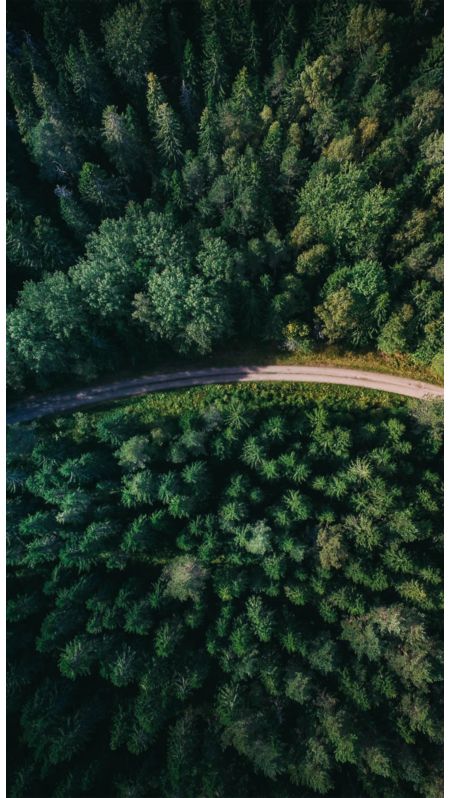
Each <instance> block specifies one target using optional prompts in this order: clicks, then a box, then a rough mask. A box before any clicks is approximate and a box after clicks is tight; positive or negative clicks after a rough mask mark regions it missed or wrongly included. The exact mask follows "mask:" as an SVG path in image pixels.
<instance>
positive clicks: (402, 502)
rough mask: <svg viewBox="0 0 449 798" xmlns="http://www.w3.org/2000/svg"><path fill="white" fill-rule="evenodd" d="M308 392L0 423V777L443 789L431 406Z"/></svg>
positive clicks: (59, 791)
mask: <svg viewBox="0 0 449 798" xmlns="http://www.w3.org/2000/svg"><path fill="white" fill-rule="evenodd" d="M136 8H137V7H136ZM121 13H123V12H121ZM136 13H137V12H136ZM136 35H137V34H136ZM354 35H355V34H354ZM364 35H367V34H366V33H365V27H364ZM137 43H138V42H137ZM137 43H136V47H137ZM117 69H118V67H117ZM136 74H138V73H136ZM126 76H127V79H129V81H130V83H131V85H132V86H133V87H134V81H135V77H134V73H133V72H132V71H131V72H130V73H129V75H128V74H126ZM205 257H206V256H205ZM84 268H86V269H88V261H85V263H84ZM204 395H205V396H206V399H203V400H201V401H198V397H200V398H201V396H204ZM327 395H328V397H329V398H328V399H327V400H326V399H321V400H320V401H314V400H313V399H312V398H311V397H310V395H309V396H308V394H307V392H306V391H304V390H303V391H298V390H297V389H295V388H293V387H290V388H285V389H279V388H278V387H276V388H275V389H273V388H271V387H269V386H265V387H260V388H258V389H257V390H256V388H254V387H250V386H242V387H241V388H234V389H232V388H223V387H220V388H218V387H216V388H212V389H210V390H206V391H203V392H202V391H198V390H195V391H191V392H189V393H188V394H187V395H186V396H187V400H186V401H185V400H179V399H176V397H175V399H170V398H168V399H167V400H166V404H165V405H164V401H165V400H164V398H163V397H161V398H158V399H155V400H154V402H153V400H152V399H151V400H148V399H147V400H145V402H146V404H145V402H143V403H141V404H137V405H134V406H129V407H128V408H127V407H124V408H120V409H115V410H112V411H107V412H103V413H95V414H94V413H86V414H76V415H74V416H72V417H68V418H60V419H56V420H54V421H47V422H45V423H41V424H36V423H33V424H31V425H24V426H15V427H12V428H10V433H11V439H10V445H9V483H8V484H9V511H10V520H9V536H8V537H9V543H8V562H9V565H8V571H9V602H8V621H9V625H10V634H11V637H10V643H9V659H10V662H9V710H10V756H11V761H10V768H9V776H10V780H11V784H10V791H9V793H8V794H9V795H10V796H11V798H29V796H31V795H32V796H35V797H36V798H38V797H39V798H41V797H42V798H44V797H45V798H80V797H81V796H95V798H100V796H101V798H111V796H115V795H116V796H120V798H130V796H133V797H134V798H149V797H150V796H154V797H155V798H161V796H166V797H167V798H173V796H181V795H182V796H183V797H185V798H198V796H204V798H207V797H208V798H217V797H219V798H231V796H232V798H250V796H253V798H260V796H264V798H270V796H271V798H293V797H294V796H301V798H307V797H308V796H309V797H310V798H311V797H312V796H314V795H317V794H322V795H329V796H335V797H337V796H343V795H344V796H345V798H350V797H351V796H353V798H360V796H361V795H363V796H367V798H370V797H372V798H410V796H414V795H416V796H423V797H424V798H440V796H441V794H442V786H441V773H440V765H441V761H440V745H441V735H442V729H441V718H440V712H441V632H442V629H441V615H440V608H441V590H442V578H441V562H440V545H441V532H442V529H441V530H440V529H439V524H440V523H441V517H440V515H441V514H440V506H441V496H440V492H441V468H442V463H441V440H440V422H441V418H440V415H441V414H440V410H441V405H440V403H436V404H429V405H426V407H425V409H424V408H419V409H418V410H416V411H415V412H414V413H411V412H410V409H409V408H408V406H407V405H406V404H404V403H403V402H401V401H400V400H394V402H393V401H392V402H391V403H388V402H385V403H383V405H382V404H377V403H376V399H374V400H373V399H372V398H371V399H369V400H368V399H366V401H365V402H364V404H363V406H362V405H360V406H357V405H356V404H354V403H352V404H351V403H350V402H348V401H346V400H345V399H344V394H343V393H342V392H338V391H337V390H332V391H329V392H328V394H327ZM195 397H196V399H195ZM342 397H343V398H342ZM170 402H172V404H170ZM176 402H178V403H179V402H180V404H179V406H178V407H176Z"/></svg>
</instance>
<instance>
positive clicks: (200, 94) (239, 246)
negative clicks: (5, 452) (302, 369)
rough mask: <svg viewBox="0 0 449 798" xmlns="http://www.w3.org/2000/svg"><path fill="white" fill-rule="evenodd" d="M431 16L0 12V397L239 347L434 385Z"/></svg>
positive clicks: (240, 7) (173, 6)
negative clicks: (2, 66)
mask: <svg viewBox="0 0 449 798" xmlns="http://www.w3.org/2000/svg"><path fill="white" fill-rule="evenodd" d="M441 5H442V4H441V3H440V2H439V1H438V0H428V2H425V3H423V2H421V1H420V0H394V2H388V3H387V2H386V1H385V2H372V3H369V4H368V3H365V2H357V0H318V1H317V0H313V1H312V0H296V1H292V2H290V0H270V2H268V0H267V2H254V0H184V1H183V2H181V0H135V1H134V2H131V1H129V2H128V1H126V2H125V1H124V2H117V0H96V1H95V2H90V3H86V2H82V1H81V0H27V1H26V2H20V1H19V0H16V1H15V2H11V3H10V4H9V11H8V27H9V38H8V96H9V110H8V136H9V142H10V143H9V168H8V182H9V187H8V208H9V218H8V256H9V265H10V280H9V302H10V314H9V322H8V341H9V347H10V355H9V366H10V384H11V385H12V386H13V387H15V388H21V387H23V386H31V385H33V384H34V385H35V384H38V385H40V386H45V385H49V384H51V383H54V382H55V381H56V379H57V378H58V375H59V377H62V379H66V378H67V376H74V375H75V376H76V375H79V376H80V377H83V378H84V379H87V378H90V377H91V376H93V375H95V374H97V373H99V372H100V371H101V370H104V369H107V368H110V367H111V366H112V365H113V364H114V365H117V363H125V362H126V363H132V362H137V360H138V358H139V357H141V356H142V352H143V351H145V353H146V355H147V361H148V359H149V357H150V356H151V352H153V351H154V352H156V351H159V350H162V351H163V352H169V351H170V352H187V353H188V352H193V353H195V352H196V353H204V352H208V351H211V350H213V349H214V347H217V346H218V345H225V344H227V343H228V344H232V343H233V342H235V341H244V342H245V341H251V340H257V341H274V342H278V343H279V344H281V345H286V346H288V347H290V348H291V349H303V350H304V349H307V348H309V349H310V348H311V347H313V346H314V345H316V343H317V342H336V343H338V344H341V345H343V346H345V347H347V348H363V347H365V348H366V347H367V348H370V349H378V350H380V351H381V352H385V353H408V354H409V355H410V356H411V357H413V358H414V359H415V360H416V361H417V362H419V363H423V364H428V365H431V366H432V367H433V368H434V370H435V371H437V372H438V371H439V370H441V348H442V293H441V282H442V261H441V246H442V240H441V239H442V220H441V207H442V187H441V186H442V157H443V149H442V132H441V129H442V94H441V84H442V53H443V40H442V33H441ZM148 353H149V354H148Z"/></svg>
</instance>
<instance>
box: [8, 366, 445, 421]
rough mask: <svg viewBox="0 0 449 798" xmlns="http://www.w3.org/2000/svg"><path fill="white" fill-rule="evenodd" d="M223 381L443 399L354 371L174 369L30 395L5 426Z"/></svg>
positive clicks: (425, 389) (398, 380)
mask: <svg viewBox="0 0 449 798" xmlns="http://www.w3.org/2000/svg"><path fill="white" fill-rule="evenodd" d="M227 382H318V383H332V384H335V385H354V386H356V387H358V388H374V389H376V390H378V391H387V392H389V393H397V394H401V395H403V396H411V397H414V398H416V399H424V398H426V397H432V396H439V397H441V398H442V397H443V388H441V387H440V386H438V385H430V384H429V383H426V382H421V381H419V380H412V379H408V378H407V377H396V376H394V375H393V374H381V373H379V372H373V371H357V370H353V369H345V368H332V367H330V366H234V367H228V368H207V369H196V370H192V371H176V372H173V373H171V374H153V375H150V376H142V377H135V378H133V379H126V380H119V381H117V382H109V383H107V384H105V385H99V386H95V387H87V388H85V389H84V390H77V391H67V392H66V393H60V394H52V395H48V396H40V397H36V398H33V397H29V398H28V399H26V400H24V401H23V402H20V403H19V404H16V405H15V406H11V407H10V408H9V409H8V410H7V414H6V420H7V423H8V424H14V423H16V422H19V421H31V420H32V419H34V418H40V417H41V416H48V415H54V414H56V413H64V412H67V411H70V410H76V409H78V408H82V407H86V406H88V405H94V404H101V403H103V402H110V401H113V400H114V399H122V398H124V397H127V396H139V395H141V394H146V393H151V392H153V391H167V390H170V389H173V388H188V387H191V386H194V385H210V384H214V383H227Z"/></svg>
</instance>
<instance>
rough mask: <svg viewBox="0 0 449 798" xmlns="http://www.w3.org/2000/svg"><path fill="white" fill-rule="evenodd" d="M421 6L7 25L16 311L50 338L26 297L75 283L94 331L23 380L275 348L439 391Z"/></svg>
mask: <svg viewBox="0 0 449 798" xmlns="http://www.w3.org/2000/svg"><path fill="white" fill-rule="evenodd" d="M424 5H425V4H423V3H422V2H421V0H416V2H415V1H413V2H406V0H401V2H400V3H397V4H395V5H394V8H393V7H390V5H388V4H387V3H385V2H384V3H380V4H379V3H375V4H374V5H373V4H371V5H370V4H366V3H357V2H349V0H348V1H346V0H345V1H344V2H338V0H329V1H328V2H324V0H320V2H316V3H313V4H311V3H306V4H305V5H304V4H303V6H304V7H302V6H301V8H299V6H298V4H297V3H291V2H290V1H289V0H276V2H274V0H273V2H272V3H268V4H267V8H266V9H264V8H263V7H262V6H263V4H257V3H252V2H250V0H244V2H237V0H229V2H225V0H191V2H190V0H189V2H181V1H180V0H170V2H167V3H161V2H159V0H133V2H131V0H127V1H126V2H119V0H98V2H95V3H90V4H86V3H81V4H77V3H74V4H73V3H72V4H70V3H69V2H68V1H67V0H36V2H35V3H34V5H33V9H32V12H31V16H30V17H29V18H28V17H27V15H26V14H25V12H24V10H23V8H22V6H23V4H20V3H19V4H18V5H17V8H16V7H14V8H11V9H9V12H8V101H9V104H8V137H9V140H10V142H11V143H10V146H9V157H8V181H9V182H10V184H11V191H10V193H9V196H10V200H9V203H8V214H9V217H8V256H9V265H10V270H9V284H8V288H9V295H8V302H9V303H10V311H11V314H12V315H13V316H14V317H15V318H17V314H18V315H19V316H20V317H21V319H22V320H23V326H24V327H28V328H32V329H33V330H34V335H35V336H36V338H37V340H38V341H39V340H40V339H41V338H46V339H47V338H48V329H47V328H46V327H45V324H44V323H41V324H39V323H37V320H36V319H34V318H33V317H32V315H31V314H32V311H31V307H30V304H29V302H28V296H29V288H28V286H27V285H26V281H27V280H29V279H33V280H36V281H39V283H40V282H41V281H42V291H45V281H46V279H47V273H50V272H55V271H64V272H66V271H68V280H69V282H70V283H73V284H74V285H75V286H76V287H77V290H75V291H73V292H72V296H73V301H74V302H76V307H74V308H73V309H69V313H68V315H69V316H73V315H76V314H78V313H79V314H81V315H84V314H85V313H86V314H87V316H88V317H89V328H90V330H91V335H90V340H86V341H84V339H83V346H82V354H81V353H79V354H78V355H77V356H76V357H75V358H74V357H73V353H74V352H75V351H76V350H77V349H78V348H79V347H78V339H77V334H76V331H75V328H74V329H73V331H72V332H71V333H70V335H67V334H66V333H65V332H64V331H63V330H62V329H60V328H58V326H57V325H55V326H54V328H53V331H52V334H51V336H50V337H49V338H48V343H49V346H50V347H54V348H55V350H57V351H58V352H59V355H58V357H59V364H60V366H59V369H58V370H57V369H55V368H50V367H49V364H48V362H46V361H45V360H44V359H42V361H41V366H38V365H37V364H36V362H35V360H34V358H33V356H32V353H31V352H29V351H28V350H25V348H23V351H22V352H21V354H20V358H19V360H20V362H19V363H18V365H17V366H15V365H14V366H13V367H11V385H12V386H14V387H15V388H17V386H18V385H19V384H20V385H22V386H23V387H25V388H29V389H33V388H35V387H41V386H42V385H43V384H50V383H51V384H57V383H58V382H59V383H61V384H63V383H64V382H65V380H66V378H67V376H68V375H70V376H72V377H74V376H78V375H79V376H80V377H83V378H84V379H85V380H88V379H89V378H90V377H91V376H92V374H93V373H94V372H95V373H100V372H106V371H108V370H110V368H111V366H112V367H113V368H114V369H117V367H119V368H121V367H126V368H128V367H129V366H130V365H134V364H135V365H137V364H140V363H142V362H144V363H145V365H148V364H149V363H150V364H151V362H152V359H153V357H154V358H157V359H158V360H159V359H161V358H162V357H166V356H167V354H168V355H170V354H174V353H186V354H188V355H190V356H192V355H195V354H201V355H203V354H205V353H208V352H212V351H214V350H215V351H217V350H219V349H220V348H223V347H224V346H226V347H227V348H229V347H232V348H237V347H240V346H241V345H242V344H243V345H245V346H246V345H248V344H249V345H251V344H252V343H254V342H258V343H260V341H265V342H269V343H270V344H271V345H275V346H287V347H288V348H289V349H291V350H292V351H295V352H298V353H307V352H309V351H313V350H314V348H316V345H317V344H320V343H325V344H327V343H330V344H332V343H334V342H335V343H337V344H342V345H344V346H345V347H347V348H348V349H355V350H357V349H359V350H360V349H370V350H374V351H380V352H383V353H386V354H387V355H391V356H396V355H405V356H408V357H409V358H410V359H413V361H414V362H416V363H418V364H422V366H424V367H428V368H431V369H433V371H434V373H435V374H437V375H441V369H442V366H441V358H442V302H441V300H442V276H443V270H442V233H443V230H442V213H441V210H442V203H443V198H442V182H443V146H442V145H443V134H442V103H443V95H442V59H443V40H442V33H441V31H442V14H441V7H442V3H441V0H432V2H431V4H430V6H429V8H428V9H425V8H424ZM312 6H313V7H312ZM265 12H266V13H265ZM55 197H56V201H55ZM149 213H153V214H157V216H158V219H157V221H155V220H154V218H153V219H151V220H149V219H148V214H149ZM105 221H107V222H108V224H107V225H105V224H104V222H105ZM150 226H151V228H153V229H152V230H150V231H149V230H148V227H150ZM154 228H157V229H158V230H160V231H161V232H160V235H159V234H158V232H156V231H155V229H154ZM162 230H164V231H166V232H165V233H164V232H162ZM168 230H170V231H171V232H170V233H168ZM181 231H182V234H181ZM177 235H178V239H177V245H176V248H174V249H173V248H170V245H169V243H168V241H167V236H168V237H169V236H174V237H176V236H177ZM210 242H212V243H210ZM205 247H206V248H207V247H210V248H212V247H213V248H214V250H215V259H216V264H215V268H214V270H213V272H212V271H211V270H209V271H208V272H207V273H205V271H204V270H203V267H202V263H201V259H202V252H203V249H204V248H205ZM228 260H232V264H233V265H232V269H229V268H228V266H227V265H226V266H225V265H224V262H225V261H226V262H228ZM87 263H88V265H87ZM222 264H223V266H222ZM69 267H72V268H71V269H69ZM78 289H79V290H78ZM37 290H40V288H38V289H37ZM40 315H41V318H42V314H40ZM15 323H16V322H15ZM15 323H13V325H12V327H11V329H13V328H14V326H15ZM61 325H62V322H61ZM289 330H290V333H289ZM295 331H297V332H298V334H295ZM299 331H301V332H299ZM142 339H143V340H144V344H145V345H143V346H141V345H139V344H140V342H141V341H142ZM11 346H12V349H13V350H14V351H15V342H13V343H12V344H11ZM16 358H17V352H16V351H15V354H14V359H16ZM83 363H84V364H85V366H84V368H83ZM17 371H19V372H20V378H18V377H17V374H16V372H17ZM58 372H59V374H60V377H59V378H58V376H57V374H58ZM267 468H268V469H269V468H270V466H267ZM211 789H212V788H211Z"/></svg>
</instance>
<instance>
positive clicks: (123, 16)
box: [103, 0, 162, 89]
mask: <svg viewBox="0 0 449 798" xmlns="http://www.w3.org/2000/svg"><path fill="white" fill-rule="evenodd" d="M103 31H104V40H105V55H106V59H107V61H108V63H109V65H110V66H111V69H112V71H113V72H114V74H115V75H116V76H117V77H118V78H119V79H120V80H121V81H122V82H123V83H124V84H125V85H126V86H129V87H130V88H131V89H134V88H140V87H142V86H143V85H144V82H145V75H146V73H147V72H148V70H149V69H150V68H151V66H152V61H153V58H154V54H155V51H156V49H157V47H158V46H159V45H160V44H161V43H162V27H161V11H160V7H159V4H158V3H157V2H154V1H153V0H149V2H137V3H130V4H126V5H124V4H121V5H118V6H117V8H116V9H115V11H114V13H113V14H112V16H111V17H109V19H107V20H106V21H105V22H104V23H103Z"/></svg>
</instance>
